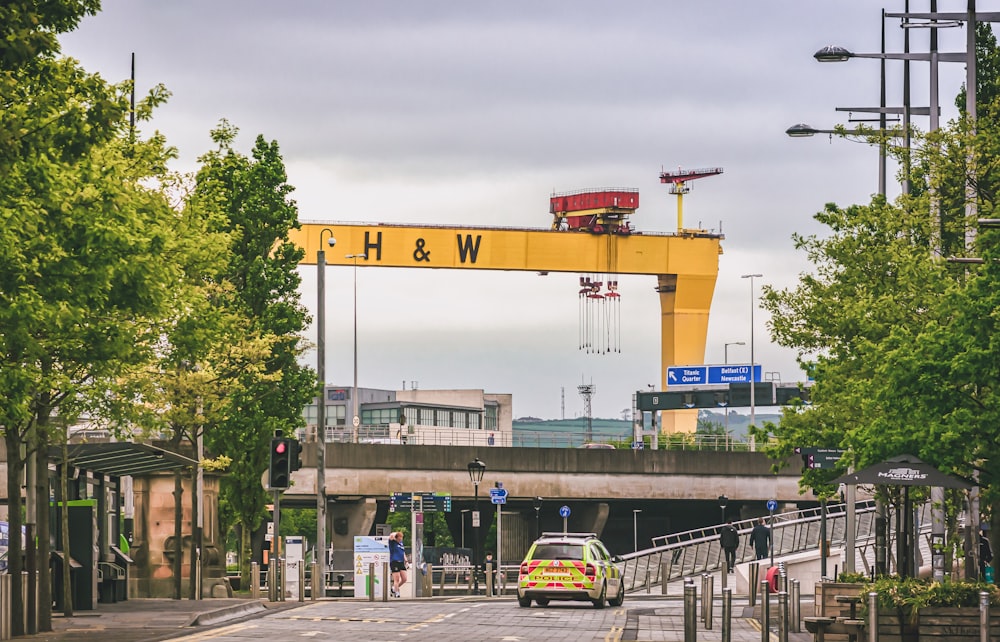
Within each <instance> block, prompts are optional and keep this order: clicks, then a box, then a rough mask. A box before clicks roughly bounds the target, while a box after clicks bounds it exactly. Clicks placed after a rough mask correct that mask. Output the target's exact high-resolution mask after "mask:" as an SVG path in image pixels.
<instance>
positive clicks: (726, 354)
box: [722, 341, 753, 442]
mask: <svg viewBox="0 0 1000 642" xmlns="http://www.w3.org/2000/svg"><path fill="white" fill-rule="evenodd" d="M746 344H747V343H746V341H730V342H729V343H727V344H725V346H724V347H723V349H722V353H723V358H724V359H725V361H724V363H725V364H726V365H729V346H745V345H746ZM750 374H751V377H752V375H753V372H752V371H751V373H750ZM726 440H727V442H728V440H729V406H726Z"/></svg>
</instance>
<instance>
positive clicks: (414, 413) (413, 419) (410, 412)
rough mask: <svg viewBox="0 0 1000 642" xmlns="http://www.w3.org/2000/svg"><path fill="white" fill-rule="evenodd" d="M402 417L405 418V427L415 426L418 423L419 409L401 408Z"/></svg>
mask: <svg viewBox="0 0 1000 642" xmlns="http://www.w3.org/2000/svg"><path fill="white" fill-rule="evenodd" d="M403 415H404V416H405V417H406V425H407V426H416V425H417V424H419V423H420V417H419V415H420V409H419V408H403Z"/></svg>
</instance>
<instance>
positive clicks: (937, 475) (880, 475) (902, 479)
mask: <svg viewBox="0 0 1000 642" xmlns="http://www.w3.org/2000/svg"><path fill="white" fill-rule="evenodd" d="M833 483H835V484H871V485H885V486H934V487H940V488H972V487H973V485H974V484H970V483H969V482H967V481H965V480H964V479H962V478H961V477H956V476H955V475H946V474H945V473H942V472H941V471H940V470H938V469H937V468H935V467H934V466H931V465H930V464H928V463H926V462H923V461H921V460H919V459H917V458H916V457H914V456H913V455H899V456H898V457H892V458H891V459H887V460H885V461H883V462H881V463H878V464H874V465H872V466H869V467H868V468H865V469H864V470H859V471H858V472H856V473H848V474H847V475H842V476H841V477H838V478H837V479H835V480H833Z"/></svg>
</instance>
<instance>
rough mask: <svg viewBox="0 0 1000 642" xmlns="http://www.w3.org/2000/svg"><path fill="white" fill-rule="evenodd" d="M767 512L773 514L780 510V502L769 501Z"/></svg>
mask: <svg viewBox="0 0 1000 642" xmlns="http://www.w3.org/2000/svg"><path fill="white" fill-rule="evenodd" d="M767 510H768V512H770V513H773V512H774V511H776V510H778V500H776V499H769V500H767Z"/></svg>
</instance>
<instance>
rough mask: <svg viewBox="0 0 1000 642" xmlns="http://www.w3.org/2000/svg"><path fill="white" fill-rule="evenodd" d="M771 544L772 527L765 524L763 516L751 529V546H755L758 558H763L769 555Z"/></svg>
mask: <svg viewBox="0 0 1000 642" xmlns="http://www.w3.org/2000/svg"><path fill="white" fill-rule="evenodd" d="M770 545H771V529H770V528H768V527H767V526H766V525H765V524H764V518H763V517H761V518H759V519H758V520H757V523H756V524H754V527H753V530H751V531H750V546H753V551H754V553H755V554H756V555H757V559H759V560H762V559H764V558H766V557H767V556H768V553H769V551H770Z"/></svg>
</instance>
